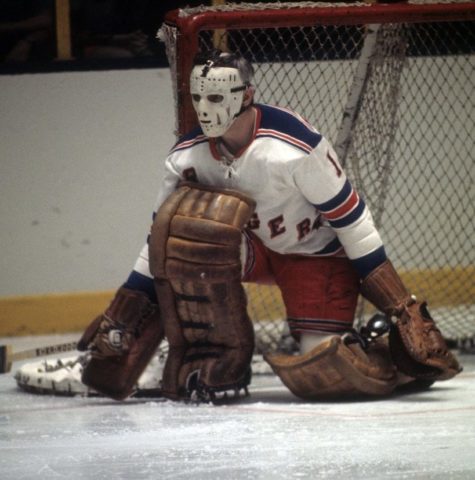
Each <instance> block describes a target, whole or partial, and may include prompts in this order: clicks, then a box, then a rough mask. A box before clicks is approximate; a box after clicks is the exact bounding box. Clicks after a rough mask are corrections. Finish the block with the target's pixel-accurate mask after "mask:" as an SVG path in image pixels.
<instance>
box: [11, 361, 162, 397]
mask: <svg viewBox="0 0 475 480" xmlns="http://www.w3.org/2000/svg"><path fill="white" fill-rule="evenodd" d="M165 360H166V355H165V354H164V353H163V352H160V351H157V353H156V354H155V355H154V356H153V357H152V360H151V361H150V362H149V364H148V365H147V368H146V369H145V370H144V372H143V373H142V375H141V376H140V378H139V380H138V382H137V386H136V390H135V392H134V394H133V395H132V396H134V397H159V396H160V387H161V380H162V373H163V367H164V365H165ZM86 362H87V354H81V355H77V356H70V357H63V358H56V359H49V360H48V359H43V360H39V361H36V362H30V363H26V364H24V365H22V366H21V367H20V368H19V369H18V370H17V371H16V373H15V380H16V382H17V385H18V386H19V387H20V388H21V389H23V390H25V391H27V392H32V393H39V394H46V395H64V396H74V395H81V396H85V397H88V396H101V394H100V393H98V392H97V391H95V390H93V389H91V388H89V387H87V386H86V385H84V384H83V383H82V382H81V375H82V371H83V368H84V365H85V364H86Z"/></svg>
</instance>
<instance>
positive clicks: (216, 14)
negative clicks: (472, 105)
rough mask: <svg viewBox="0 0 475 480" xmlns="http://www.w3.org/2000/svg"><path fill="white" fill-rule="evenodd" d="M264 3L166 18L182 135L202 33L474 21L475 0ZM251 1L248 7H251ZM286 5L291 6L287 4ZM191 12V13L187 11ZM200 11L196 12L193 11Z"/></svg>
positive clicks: (189, 117)
mask: <svg viewBox="0 0 475 480" xmlns="http://www.w3.org/2000/svg"><path fill="white" fill-rule="evenodd" d="M301 4H303V5H308V6H292V5H296V3H287V4H282V3H281V4H279V5H280V6H276V4H272V3H268V4H266V3H263V4H261V5H263V6H265V7H264V8H257V5H256V4H244V6H243V5H242V4H240V5H238V6H232V5H228V6H226V5H224V6H221V7H214V8H213V7H209V8H206V7H205V8H200V7H198V8H189V9H178V10H172V11H171V12H169V13H168V14H167V15H166V17H165V22H166V24H169V25H171V26H173V27H175V28H176V29H177V31H178V32H179V34H178V35H177V37H176V44H175V49H176V53H175V55H176V56H175V59H176V64H175V66H174V68H176V86H177V92H176V94H177V98H176V108H177V127H178V128H177V133H178V134H183V133H185V132H187V131H189V130H190V129H191V128H193V127H194V126H195V125H196V117H195V114H194V111H193V106H192V104H191V97H190V95H189V85H190V84H189V81H190V79H189V72H191V69H192V62H193V57H194V55H195V54H196V53H197V52H198V50H199V49H200V44H199V34H200V32H201V31H204V30H214V31H219V30H239V29H242V28H246V29H247V28H248V29H256V28H259V29H272V28H275V27H276V25H278V26H279V27H282V28H283V27H289V28H290V27H304V26H315V25H365V24H373V23H392V22H397V23H402V22H411V23H420V22H437V21H441V22H448V21H460V20H475V2H461V3H452V2H449V3H429V4H427V3H415V4H413V3H406V2H400V3H386V4H385V3H379V4H369V3H356V4H354V5H348V4H332V5H326V6H325V5H324V4H323V3H316V4H314V5H315V6H312V7H311V6H309V5H310V2H301ZM246 5H247V6H246ZM286 5H287V6H286ZM187 12H189V13H187ZM194 12H196V13H194Z"/></svg>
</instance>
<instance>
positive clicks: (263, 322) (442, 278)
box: [159, 1, 475, 351]
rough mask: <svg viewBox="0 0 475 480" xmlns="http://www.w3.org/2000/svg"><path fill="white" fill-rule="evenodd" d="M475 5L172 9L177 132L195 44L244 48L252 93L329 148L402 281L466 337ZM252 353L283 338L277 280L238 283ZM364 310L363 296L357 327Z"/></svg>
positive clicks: (169, 44) (457, 338)
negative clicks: (244, 294)
mask: <svg viewBox="0 0 475 480" xmlns="http://www.w3.org/2000/svg"><path fill="white" fill-rule="evenodd" d="M474 27H475V3H472V2H470V3H462V2H443V3H427V2H421V1H419V2H409V3H391V4H372V5H369V4H367V3H356V4H343V3H338V4H328V3H312V2H298V3H297V2H295V3H280V2H277V3H268V4H265V3H262V4H255V3H254V4H247V3H240V4H230V5H223V6H219V7H197V8H190V9H182V10H177V11H173V12H170V13H169V14H168V16H167V18H166V22H165V24H164V25H163V26H162V27H161V29H160V31H159V36H160V38H161V39H162V40H164V41H165V43H166V48H167V55H168V58H169V62H170V69H171V72H172V78H173V84H174V95H175V104H176V119H177V125H176V128H177V134H178V133H180V134H181V133H184V132H185V131H187V130H188V129H189V128H191V127H192V126H194V125H195V123H196V118H195V115H194V112H193V109H192V106H191V102H190V98H189V94H188V76H189V72H190V70H191V63H192V59H193V56H194V54H195V53H196V52H197V50H198V49H202V48H211V47H213V46H214V47H218V48H220V49H221V50H224V51H232V52H240V53H241V54H242V55H244V56H245V57H247V58H248V59H249V60H251V61H252V62H253V63H254V66H255V69H256V76H255V84H256V87H257V92H256V100H257V101H258V102H263V103H270V104H275V105H280V106H283V107H289V108H291V109H294V110H296V111H297V112H299V113H300V114H301V115H303V116H304V117H306V118H307V120H309V121H310V123H312V124H313V125H315V126H316V128H317V129H318V130H319V131H320V132H322V133H323V134H324V135H325V136H326V137H327V138H328V139H329V140H330V141H331V142H332V143H333V144H334V146H335V148H336V149H337V151H338V154H339V157H340V160H341V162H342V163H343V164H344V166H345V169H346V172H347V174H348V176H349V178H350V180H351V181H352V182H353V183H354V185H355V186H356V188H357V189H358V191H359V192H360V194H361V195H362V196H363V197H364V198H365V201H366V202H367V204H368V205H369V206H370V208H371V210H372V212H373V216H374V217H375V221H376V223H377V225H378V227H379V229H380V233H381V235H382V237H383V240H384V242H385V246H386V250H387V253H388V255H389V257H390V258H391V260H392V261H393V263H394V264H395V266H396V268H397V269H398V271H399V272H400V274H401V276H402V277H403V280H404V282H405V283H406V284H407V286H408V287H409V289H410V290H411V291H412V292H413V293H414V294H415V295H416V296H417V297H418V298H420V299H426V300H427V301H428V303H429V306H430V308H431V312H432V314H433V316H434V317H435V318H436V320H437V324H438V326H439V327H440V329H441V330H442V333H443V334H444V336H445V337H446V338H447V339H448V340H452V341H453V342H456V344H457V345H458V346H459V347H461V348H473V339H474V338H475V305H474V298H475V267H474V265H475V248H474V239H475V231H474V230H475V227H474V225H475V222H474V217H475V198H474V192H475V186H474V152H475V144H474V143H475V142H474V137H475V136H474V132H475V108H474V106H475V105H474V103H475V78H474V76H473V72H474V70H475V28H474ZM246 289H247V291H248V295H249V313H250V315H251V317H252V318H253V320H254V323H255V325H256V334H257V347H258V350H261V351H266V350H272V349H275V348H277V347H278V346H279V342H281V340H282V335H283V333H285V320H284V319H285V309H284V307H283V304H282V299H281V296H280V293H279V291H278V290H277V288H275V287H263V286H255V285H246ZM372 313H374V309H373V308H372V306H371V305H369V304H368V303H367V302H364V301H363V300H361V301H360V303H359V306H358V311H357V318H356V320H355V326H359V325H361V324H362V323H364V322H365V321H366V320H367V318H368V316H369V315H371V314H372Z"/></svg>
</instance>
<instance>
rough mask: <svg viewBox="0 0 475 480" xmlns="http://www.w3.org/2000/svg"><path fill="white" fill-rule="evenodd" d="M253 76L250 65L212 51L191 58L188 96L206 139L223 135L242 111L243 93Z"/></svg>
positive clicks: (217, 51) (241, 60)
mask: <svg viewBox="0 0 475 480" xmlns="http://www.w3.org/2000/svg"><path fill="white" fill-rule="evenodd" d="M253 74H254V70H253V68H252V65H251V64H250V63H249V62H248V61H247V60H246V59H244V58H242V57H240V56H238V55H234V54H229V53H221V52H220V51H219V50H213V51H211V52H208V53H205V54H199V55H198V56H197V57H196V58H195V61H194V67H193V70H192V71H191V76H190V93H191V98H192V101H193V107H194V109H195V111H196V114H197V115H198V121H199V122H200V125H201V129H202V130H203V133H204V134H205V135H206V136H207V137H219V136H221V135H223V134H224V133H225V132H226V131H227V130H228V129H229V127H230V126H231V125H232V123H233V122H234V120H235V119H236V117H237V116H238V115H239V114H240V113H241V112H242V111H243V110H244V109H245V108H246V107H245V106H244V97H245V92H246V91H248V89H249V88H250V86H251V80H252V76H253Z"/></svg>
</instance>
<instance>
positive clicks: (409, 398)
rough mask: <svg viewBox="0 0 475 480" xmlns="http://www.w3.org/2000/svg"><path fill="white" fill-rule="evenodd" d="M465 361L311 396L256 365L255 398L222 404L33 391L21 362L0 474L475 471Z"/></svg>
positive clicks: (464, 475)
mask: <svg viewBox="0 0 475 480" xmlns="http://www.w3.org/2000/svg"><path fill="white" fill-rule="evenodd" d="M69 339H70V338H69V337H68V336H61V337H57V338H55V339H51V337H42V338H38V337H36V338H33V339H25V338H23V339H8V338H3V339H0V342H1V344H5V343H9V344H13V345H14V346H15V347H14V348H15V349H18V350H19V349H22V348H28V347H31V346H36V345H37V346H41V345H48V344H51V343H56V342H58V343H60V342H63V341H69ZM28 341H30V343H29V344H26V342H28ZM15 342H16V343H15ZM32 342H33V344H32ZM460 360H461V362H462V364H463V365H464V372H463V373H462V374H460V375H459V376H457V377H456V378H455V379H453V380H450V381H448V382H439V383H436V384H435V385H434V386H433V387H432V388H431V389H430V390H428V391H425V392H419V393H412V394H407V395H399V396H394V397H391V398H390V399H385V400H372V401H358V402H320V403H309V402H304V401H301V400H299V399H297V398H296V397H294V396H293V395H292V394H291V393H290V392H288V391H287V390H286V389H285V387H283V386H282V384H281V383H280V381H279V380H278V379H277V378H276V377H273V376H269V375H257V376H255V377H254V378H253V384H252V387H251V389H250V391H251V396H250V397H249V398H247V399H245V400H243V401H241V402H239V403H237V404H233V405H228V406H219V407H216V406H211V405H185V404H181V403H173V402H170V401H164V400H161V399H129V400H127V401H125V402H115V401H113V400H109V399H106V398H83V397H73V398H70V397H53V396H45V395H36V394H29V393H26V392H24V391H21V390H18V389H17V387H16V383H15V380H14V378H13V374H14V371H15V369H16V368H18V366H19V365H20V363H18V364H14V368H13V370H12V372H11V373H9V374H5V375H1V376H0V478H1V479H4V480H10V479H11V480H13V479H15V480H21V479H33V478H34V479H37V478H49V479H56V478H58V479H60V478H68V479H73V480H74V479H88V480H89V479H93V480H96V479H114V480H115V479H173V480H175V479H176V480H180V479H189V480H205V479H206V480H211V479H212V480H214V479H226V480H232V479H253V480H261V479H262V480H264V479H265V480H273V479H286V480H288V479H343V480H345V479H346V480H352V479H355V480H359V479H366V480H367V479H398V480H399V479H421V480H422V479H424V480H426V479H444V480H448V479H450V480H457V479H464V480H465V479H466V480H469V479H474V478H475V386H474V378H475V374H474V372H475V358H474V357H473V356H462V357H460Z"/></svg>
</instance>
